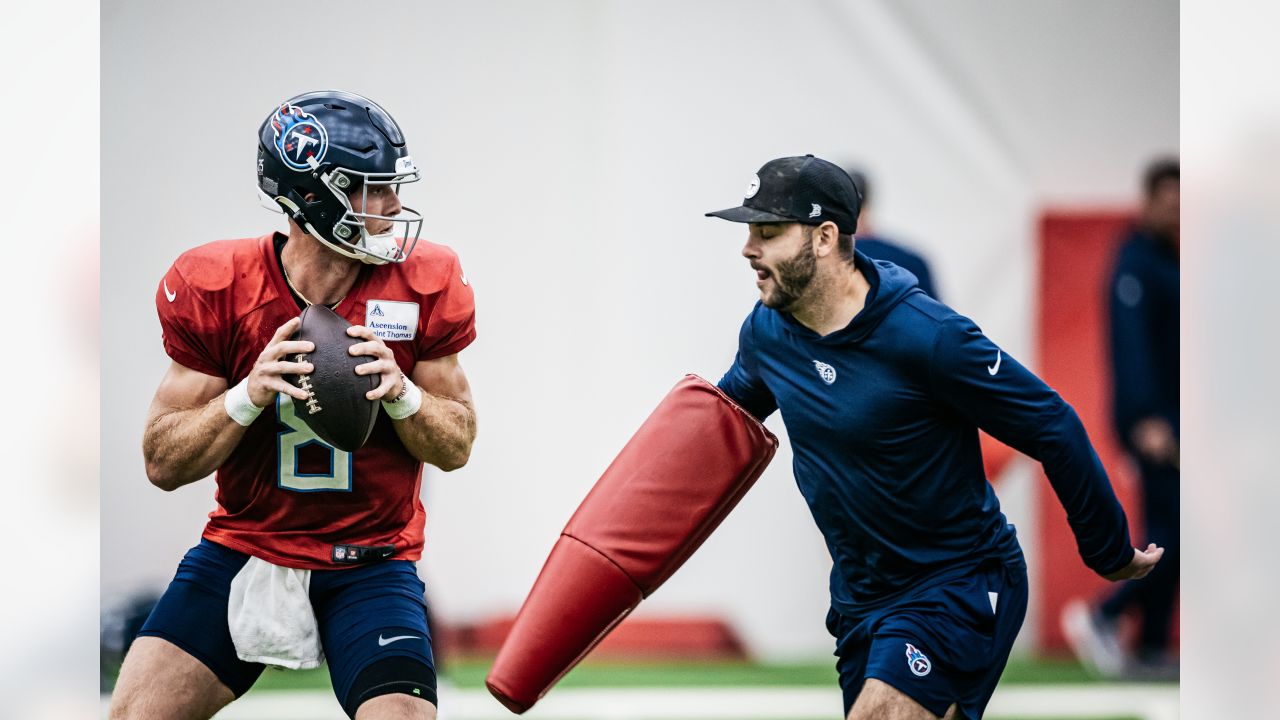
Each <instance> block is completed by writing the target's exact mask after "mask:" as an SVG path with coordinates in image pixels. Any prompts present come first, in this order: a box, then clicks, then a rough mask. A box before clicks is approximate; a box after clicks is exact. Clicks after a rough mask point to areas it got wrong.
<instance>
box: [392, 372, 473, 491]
mask: <svg viewBox="0 0 1280 720" xmlns="http://www.w3.org/2000/svg"><path fill="white" fill-rule="evenodd" d="M393 424H394V425H395V428H396V434H397V435H399V436H400V442H402V443H404V446H405V448H406V449H407V450H408V451H409V453H410V454H411V455H413V456H414V457H415V458H417V459H418V460H420V461H422V462H424V463H427V464H428V465H435V466H436V467H438V468H440V469H441V470H444V471H445V472H448V471H450V470H457V469H458V468H460V467H462V466H463V465H466V464H467V460H468V459H469V458H470V457H471V445H472V443H474V442H475V439H476V414H475V411H474V410H473V409H472V408H470V407H468V406H467V405H466V404H464V403H461V402H458V401H457V400H453V399H450V398H444V397H439V396H436V395H431V394H429V393H427V392H425V391H424V392H423V393H422V407H421V408H419V409H418V412H417V413H414V414H413V415H411V416H409V417H407V418H405V419H403V420H394V421H393Z"/></svg>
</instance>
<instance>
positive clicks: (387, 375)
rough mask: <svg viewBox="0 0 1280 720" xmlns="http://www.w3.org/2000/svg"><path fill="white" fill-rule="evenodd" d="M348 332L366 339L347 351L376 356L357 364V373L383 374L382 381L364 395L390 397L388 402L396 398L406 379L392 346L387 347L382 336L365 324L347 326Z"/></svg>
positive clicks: (374, 397)
mask: <svg viewBox="0 0 1280 720" xmlns="http://www.w3.org/2000/svg"><path fill="white" fill-rule="evenodd" d="M347 334H348V335H350V336H351V337H354V338H360V339H361V340H364V342H362V343H357V344H355V345H352V346H351V347H350V348H348V349H347V352H349V353H351V354H352V355H355V356H360V355H369V356H372V357H373V358H374V359H373V360H370V361H369V362H367V363H365V364H363V365H359V366H357V367H356V374H357V375H370V374H373V373H381V374H382V383H381V384H379V385H378V387H376V388H374V389H372V390H370V391H369V392H367V393H365V395H364V396H365V397H366V398H368V399H370V400H381V399H383V398H388V402H390V400H393V399H395V397H396V396H397V395H399V394H400V390H401V389H402V388H403V387H404V380H403V376H402V375H401V374H400V366H399V365H397V364H396V358H395V355H393V354H392V353H391V348H389V347H387V344H386V343H384V342H382V338H380V337H378V336H377V335H374V334H373V331H372V330H370V329H369V328H367V327H365V326H364V325H352V326H351V327H349V328H347Z"/></svg>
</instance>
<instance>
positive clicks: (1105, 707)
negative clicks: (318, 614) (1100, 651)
mask: <svg viewBox="0 0 1280 720" xmlns="http://www.w3.org/2000/svg"><path fill="white" fill-rule="evenodd" d="M441 695H442V696H441V705H442V706H443V709H442V710H441V712H440V718H439V720H512V718H514V717H515V715H513V714H512V713H510V712H508V711H507V709H506V708H504V707H502V706H501V705H499V704H498V702H497V701H496V700H494V699H493V698H492V697H491V696H490V695H489V693H488V692H487V691H485V690H456V689H448V688H446V689H443V692H442V694H441ZM106 715H107V704H106V701H105V700H104V701H103V706H102V717H104V718H105V717H106ZM1113 715H1134V716H1136V717H1140V718H1144V719H1145V720H1176V719H1177V717H1178V689H1177V687H1176V686H1170V685H1011V686H1006V687H1003V688H1001V689H999V690H997V691H996V694H995V697H993V698H992V700H991V704H990V705H989V706H988V707H987V713H986V717H987V718H988V720H1000V718H1027V719H1031V718H1038V717H1056V718H1060V717H1078V718H1089V717H1109V716H1113ZM839 716H840V691H839V689H837V688H809V687H718V688H562V689H559V690H553V691H552V692H551V693H550V694H549V695H548V696H547V697H545V698H543V699H542V701H541V702H539V703H538V705H537V706H535V707H534V709H532V710H530V711H529V712H527V713H525V714H524V715H523V716H522V717H526V718H530V720H539V719H542V720H676V719H678V720H693V719H695V718H696V719H697V720H730V719H732V720H762V719H765V718H767V719H768V720H785V718H822V717H829V718H833V720H834V719H837V718H839ZM217 718H218V720H328V719H329V718H332V720H344V719H345V718H346V715H345V714H343V712H342V708H340V707H339V706H338V702H337V700H335V699H334V697H333V694H332V693H331V692H329V691H327V690H276V691H272V690H267V691H260V692H256V693H255V692H250V693H249V694H248V695H246V696H245V697H243V698H241V699H240V700H237V701H236V702H234V703H232V704H231V705H230V706H228V707H227V708H226V709H225V710H223V711H222V712H220V713H218V715H217Z"/></svg>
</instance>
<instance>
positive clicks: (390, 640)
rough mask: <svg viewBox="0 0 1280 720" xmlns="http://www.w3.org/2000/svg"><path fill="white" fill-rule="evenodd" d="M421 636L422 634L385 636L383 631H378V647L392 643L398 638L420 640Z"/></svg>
mask: <svg viewBox="0 0 1280 720" xmlns="http://www.w3.org/2000/svg"><path fill="white" fill-rule="evenodd" d="M420 638H421V636H419V635H396V636H395V637H389V638H384V637H382V633H378V647H383V646H386V645H390V644H391V643H393V642H395V641H397V640H418V639H420Z"/></svg>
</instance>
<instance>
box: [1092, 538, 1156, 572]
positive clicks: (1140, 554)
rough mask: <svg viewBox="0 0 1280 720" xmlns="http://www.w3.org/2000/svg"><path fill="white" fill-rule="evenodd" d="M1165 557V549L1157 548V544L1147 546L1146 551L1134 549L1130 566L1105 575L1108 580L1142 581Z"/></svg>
mask: <svg viewBox="0 0 1280 720" xmlns="http://www.w3.org/2000/svg"><path fill="white" fill-rule="evenodd" d="M1162 557H1164V548H1162V547H1156V544H1155V543H1151V544H1150V545H1148V546H1147V549H1146V550H1139V549H1138V548H1134V549H1133V559H1132V560H1130V561H1129V564H1128V565H1125V566H1124V567H1123V568H1120V569H1119V570H1117V571H1115V572H1113V573H1111V574H1109V575H1103V577H1105V578H1106V579H1108V580H1113V581H1114V580H1140V579H1142V578H1144V577H1146V576H1147V575H1148V574H1149V573H1150V572H1151V571H1152V570H1154V569H1155V567H1156V563H1158V562H1160V558H1162Z"/></svg>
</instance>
